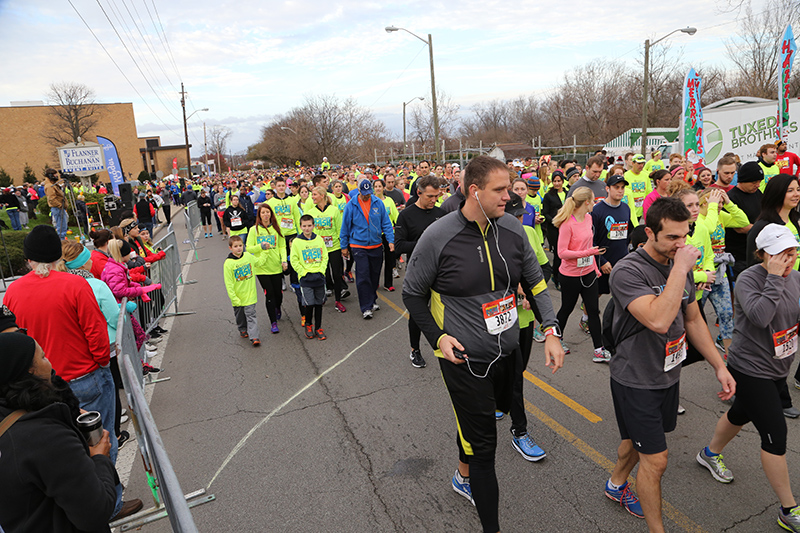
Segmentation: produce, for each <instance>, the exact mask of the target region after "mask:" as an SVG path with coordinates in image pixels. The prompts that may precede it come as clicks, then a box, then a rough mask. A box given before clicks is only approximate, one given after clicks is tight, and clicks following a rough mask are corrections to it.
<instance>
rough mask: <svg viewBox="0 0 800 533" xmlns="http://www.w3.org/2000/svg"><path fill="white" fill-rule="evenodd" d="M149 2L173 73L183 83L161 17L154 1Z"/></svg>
mask: <svg viewBox="0 0 800 533" xmlns="http://www.w3.org/2000/svg"><path fill="white" fill-rule="evenodd" d="M150 2H151V3H152V4H153V11H155V12H156V17H157V18H158V25H159V26H161V33H162V34H163V35H164V42H165V43H167V52H169V57H170V59H171V60H172V66H173V67H175V72H176V73H177V74H178V79H179V80H181V81H183V76H181V72H180V71H179V70H178V64H177V63H176V62H175V56H174V55H172V47H171V46H170V45H169V39H167V33H166V32H165V31H164V24H163V23H162V22H161V15H160V14H159V13H158V8H157V7H156V0H150ZM145 6H147V4H145Z"/></svg>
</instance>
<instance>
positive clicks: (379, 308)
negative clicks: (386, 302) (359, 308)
mask: <svg viewBox="0 0 800 533" xmlns="http://www.w3.org/2000/svg"><path fill="white" fill-rule="evenodd" d="M380 310H381V306H380V305H378V302H375V303H374V304H372V311H373V312H374V311H380Z"/></svg>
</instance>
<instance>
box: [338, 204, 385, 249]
mask: <svg viewBox="0 0 800 533" xmlns="http://www.w3.org/2000/svg"><path fill="white" fill-rule="evenodd" d="M370 198H371V201H372V203H371V205H370V208H369V220H367V219H366V218H364V211H363V210H362V209H361V204H360V203H359V199H358V197H356V198H353V200H351V201H349V202H347V205H346V206H345V208H344V213H342V229H341V231H340V232H339V240H340V241H341V245H342V248H346V247H347V246H349V245H350V244H356V245H359V246H376V245H378V244H382V243H383V240H382V239H381V235H382V234H385V235H386V240H387V241H388V242H391V243H393V242H394V228H393V227H392V222H391V220H389V213H387V212H386V206H385V205H384V204H383V201H381V199H380V198H378V197H377V196H375V195H374V194H371V195H370Z"/></svg>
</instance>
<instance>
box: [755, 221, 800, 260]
mask: <svg viewBox="0 0 800 533" xmlns="http://www.w3.org/2000/svg"><path fill="white" fill-rule="evenodd" d="M796 247H797V239H795V238H794V235H792V232H791V231H789V228H787V227H786V226H782V225H780V224H767V225H766V226H764V229H762V230H761V233H759V234H758V237H756V248H758V249H759V250H764V251H765V252H767V253H768V254H769V255H777V254H779V253H781V252H782V251H784V250H788V249H789V248H796Z"/></svg>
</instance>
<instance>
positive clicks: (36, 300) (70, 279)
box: [4, 225, 141, 516]
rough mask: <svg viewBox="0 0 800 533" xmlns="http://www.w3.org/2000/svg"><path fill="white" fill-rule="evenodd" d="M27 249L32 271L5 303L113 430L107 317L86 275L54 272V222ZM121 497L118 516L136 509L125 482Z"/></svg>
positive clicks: (57, 251) (29, 239) (39, 229)
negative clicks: (127, 497)
mask: <svg viewBox="0 0 800 533" xmlns="http://www.w3.org/2000/svg"><path fill="white" fill-rule="evenodd" d="M23 250H24V253H25V257H26V258H27V260H28V264H29V265H30V267H31V268H32V269H33V271H32V272H29V273H28V274H26V275H25V276H23V277H22V278H20V279H18V280H16V281H15V282H14V283H12V284H11V285H10V286H9V287H8V290H7V291H6V296H5V298H4V302H5V304H6V305H7V306H8V308H9V309H10V310H11V311H12V312H13V313H14V314H15V315H16V316H17V323H18V324H19V325H20V327H22V328H25V329H27V330H28V333H29V334H30V335H31V336H32V337H33V338H35V339H37V340H38V341H39V342H40V343H41V345H42V347H43V348H44V350H45V352H46V353H47V355H48V358H49V359H50V360H51V362H52V363H53V368H54V369H55V370H56V372H57V373H58V375H60V376H61V377H63V378H64V379H65V380H67V381H68V382H69V385H70V388H71V389H72V392H73V393H75V396H77V398H78V400H79V401H80V404H81V408H82V409H86V410H87V411H98V412H100V413H101V415H102V418H103V427H104V429H106V430H107V431H109V433H112V432H113V431H114V417H115V402H114V394H116V390H115V388H114V380H113V377H112V376H111V370H110V369H109V363H110V354H109V342H108V330H107V326H106V320H105V317H104V316H103V313H102V312H101V311H100V307H99V306H98V304H97V300H96V299H95V297H94V293H93V292H92V289H91V287H90V286H89V284H88V283H87V282H86V280H85V279H82V278H80V277H78V276H74V275H72V274H67V273H65V272H58V271H56V270H54V269H55V266H56V263H57V262H58V260H59V259H61V240H60V239H59V238H58V234H57V233H56V231H55V229H53V228H52V227H51V226H45V225H42V226H36V227H35V228H33V230H31V232H30V233H29V234H28V235H27V236H26V237H25V241H24V243H23ZM43 302H47V304H46V305H43ZM116 456H117V440H116V439H112V441H111V452H110V457H111V459H112V461H114V462H116ZM117 496H118V498H117V505H116V508H115V511H114V514H120V513H123V514H124V512H127V513H128V514H130V513H132V512H135V510H134V511H131V509H133V508H134V507H136V505H134V504H135V503H136V501H132V502H128V504H127V505H126V506H125V508H123V502H122V488H121V486H119V487H118V489H117ZM138 507H139V508H141V501H138ZM126 516H127V515H126Z"/></svg>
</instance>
